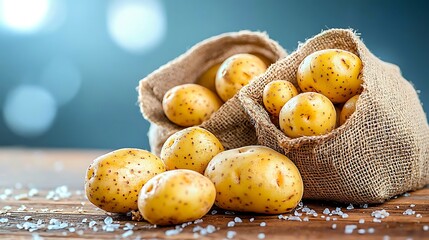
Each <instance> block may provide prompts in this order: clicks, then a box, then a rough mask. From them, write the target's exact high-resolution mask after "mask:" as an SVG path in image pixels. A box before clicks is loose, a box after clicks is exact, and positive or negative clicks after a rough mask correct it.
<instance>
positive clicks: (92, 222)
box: [88, 220, 97, 228]
mask: <svg viewBox="0 0 429 240" xmlns="http://www.w3.org/2000/svg"><path fill="white" fill-rule="evenodd" d="M95 224H97V222H96V221H94V220H92V221H91V222H89V224H88V227H90V228H92V227H94V226H95Z"/></svg>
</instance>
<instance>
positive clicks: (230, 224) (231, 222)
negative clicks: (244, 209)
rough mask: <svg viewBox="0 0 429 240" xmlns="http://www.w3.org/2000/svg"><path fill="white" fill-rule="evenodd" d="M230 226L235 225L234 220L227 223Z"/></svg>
mask: <svg viewBox="0 0 429 240" xmlns="http://www.w3.org/2000/svg"><path fill="white" fill-rule="evenodd" d="M227 226H228V227H234V226H235V222H234V221H229V222H228V224H227Z"/></svg>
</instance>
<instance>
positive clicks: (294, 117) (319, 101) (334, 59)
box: [263, 49, 362, 138]
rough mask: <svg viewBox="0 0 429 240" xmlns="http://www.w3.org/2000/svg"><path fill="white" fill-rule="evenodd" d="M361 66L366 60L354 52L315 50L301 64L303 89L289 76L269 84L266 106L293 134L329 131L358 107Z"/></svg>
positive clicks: (264, 97) (266, 90)
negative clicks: (297, 87)
mask: <svg viewBox="0 0 429 240" xmlns="http://www.w3.org/2000/svg"><path fill="white" fill-rule="evenodd" d="M361 70H362V61H361V60H360V58H359V57H358V56H356V55H355V54H353V53H351V52H348V51H344V50H339V49H326V50H321V51H317V52H314V53H312V54H310V55H308V56H307V57H306V58H305V59H304V60H303V61H302V62H301V64H300V65H299V67H298V72H297V83H298V86H299V89H296V88H295V86H294V85H293V84H292V83H290V82H288V81H285V80H276V81H272V82H270V83H269V84H267V85H266V86H265V88H264V92H263V103H264V106H265V109H266V110H267V111H268V112H269V113H270V114H271V116H272V117H273V118H274V120H278V125H279V127H280V129H281V130H282V131H283V132H284V133H285V134H286V135H287V136H288V137H290V138H297V137H302V136H316V135H323V134H326V133H328V132H330V131H332V130H333V129H334V128H336V127H338V126H340V125H342V124H344V123H345V122H346V120H347V119H348V118H349V117H350V116H351V115H352V114H353V112H354V111H355V109H356V102H357V100H358V98H359V94H360V93H361V91H362V79H361V76H360V75H361ZM299 92H301V93H299ZM274 122H276V121H274Z"/></svg>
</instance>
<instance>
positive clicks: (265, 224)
mask: <svg viewBox="0 0 429 240" xmlns="http://www.w3.org/2000/svg"><path fill="white" fill-rule="evenodd" d="M259 226H261V227H265V226H267V223H266V222H261V223H260V224H259Z"/></svg>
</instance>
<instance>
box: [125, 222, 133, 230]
mask: <svg viewBox="0 0 429 240" xmlns="http://www.w3.org/2000/svg"><path fill="white" fill-rule="evenodd" d="M133 229H134V225H133V224H131V223H125V226H124V230H125V231H126V230H133Z"/></svg>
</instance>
